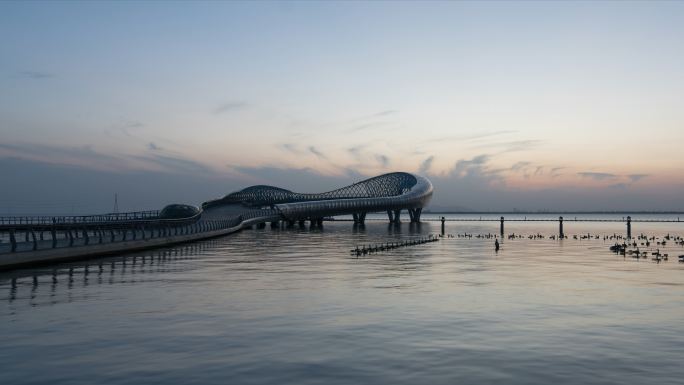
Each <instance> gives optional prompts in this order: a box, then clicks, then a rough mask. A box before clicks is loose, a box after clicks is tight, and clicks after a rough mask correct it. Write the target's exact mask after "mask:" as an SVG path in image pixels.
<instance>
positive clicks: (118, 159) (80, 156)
mask: <svg viewBox="0 0 684 385" xmlns="http://www.w3.org/2000/svg"><path fill="white" fill-rule="evenodd" d="M153 147H154V148H153ZM155 148H156V150H155ZM148 149H150V150H152V151H161V148H160V147H158V146H157V145H156V144H154V143H153V142H150V143H148ZM0 156H9V157H13V158H16V159H23V160H29V161H33V162H39V163H45V164H52V165H61V166H71V167H77V168H80V169H88V170H101V171H102V170H106V171H114V172H119V173H130V172H136V171H142V170H152V169H154V170H157V171H161V172H167V173H178V174H187V173H197V174H202V175H206V176H210V175H211V176H215V175H216V172H215V171H214V170H213V169H211V168H210V167H208V166H207V165H205V164H203V163H200V162H196V161H193V160H190V159H186V158H183V157H181V156H175V155H168V154H165V155H162V154H159V153H156V152H155V153H152V154H146V155H128V154H111V153H110V154H108V153H104V152H100V151H96V150H95V149H94V148H93V146H91V145H86V146H80V147H61V146H50V145H43V144H35V143H19V144H16V143H15V144H0Z"/></svg>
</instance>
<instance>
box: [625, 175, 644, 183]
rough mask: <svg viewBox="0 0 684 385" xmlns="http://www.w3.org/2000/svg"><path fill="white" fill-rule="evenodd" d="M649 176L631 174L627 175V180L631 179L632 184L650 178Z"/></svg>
mask: <svg viewBox="0 0 684 385" xmlns="http://www.w3.org/2000/svg"><path fill="white" fill-rule="evenodd" d="M648 176H649V174H629V175H627V178H629V180H630V182H632V183H634V182H638V181H640V180H642V179H644V178H646V177H648Z"/></svg>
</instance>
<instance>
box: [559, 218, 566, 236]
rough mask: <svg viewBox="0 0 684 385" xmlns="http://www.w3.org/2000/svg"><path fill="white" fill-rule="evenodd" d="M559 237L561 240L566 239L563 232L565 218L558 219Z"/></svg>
mask: <svg viewBox="0 0 684 385" xmlns="http://www.w3.org/2000/svg"><path fill="white" fill-rule="evenodd" d="M558 237H559V238H560V239H563V238H565V233H564V232H563V217H558Z"/></svg>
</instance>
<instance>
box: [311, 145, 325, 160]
mask: <svg viewBox="0 0 684 385" xmlns="http://www.w3.org/2000/svg"><path fill="white" fill-rule="evenodd" d="M309 152H310V153H312V154H314V155H316V156H317V157H319V158H320V159H328V157H327V156H325V154H324V153H322V152H320V151H319V150H318V149H317V148H316V147H314V146H309Z"/></svg>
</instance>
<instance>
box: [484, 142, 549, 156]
mask: <svg viewBox="0 0 684 385" xmlns="http://www.w3.org/2000/svg"><path fill="white" fill-rule="evenodd" d="M541 143H542V141H541V140H536V139H528V140H514V141H510V142H494V143H483V144H479V145H476V146H473V148H494V149H498V150H499V153H506V152H518V151H527V150H530V149H532V148H534V147H537V146H538V145H540V144H541Z"/></svg>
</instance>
